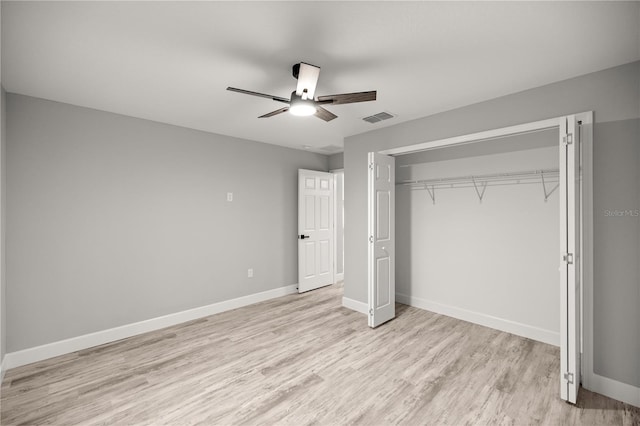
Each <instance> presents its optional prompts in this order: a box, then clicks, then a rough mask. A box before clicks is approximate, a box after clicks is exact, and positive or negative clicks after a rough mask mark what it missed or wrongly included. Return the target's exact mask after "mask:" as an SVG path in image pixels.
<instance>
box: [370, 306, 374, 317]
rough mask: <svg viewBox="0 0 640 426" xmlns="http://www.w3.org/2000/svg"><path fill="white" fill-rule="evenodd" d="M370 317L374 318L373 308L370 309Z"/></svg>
mask: <svg viewBox="0 0 640 426" xmlns="http://www.w3.org/2000/svg"><path fill="white" fill-rule="evenodd" d="M369 316H370V317H372V316H373V308H371V309H369Z"/></svg>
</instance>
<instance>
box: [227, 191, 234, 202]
mask: <svg viewBox="0 0 640 426" xmlns="http://www.w3.org/2000/svg"><path fill="white" fill-rule="evenodd" d="M227 201H233V192H227Z"/></svg>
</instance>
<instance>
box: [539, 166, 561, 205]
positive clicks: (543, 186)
mask: <svg viewBox="0 0 640 426" xmlns="http://www.w3.org/2000/svg"><path fill="white" fill-rule="evenodd" d="M540 179H541V180H542V190H543V191H544V202H545V203H546V202H547V201H548V200H549V197H550V196H551V194H553V192H554V191H555V190H556V189H558V187H559V186H560V182H558V183H557V184H556V186H554V187H553V188H551V191H549V192H547V183H546V181H545V180H544V172H542V171H541V172H540Z"/></svg>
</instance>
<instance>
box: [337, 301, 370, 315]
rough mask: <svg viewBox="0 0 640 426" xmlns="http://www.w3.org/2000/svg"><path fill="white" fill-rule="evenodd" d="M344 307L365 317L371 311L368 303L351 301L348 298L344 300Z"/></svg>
mask: <svg viewBox="0 0 640 426" xmlns="http://www.w3.org/2000/svg"><path fill="white" fill-rule="evenodd" d="M342 306H344V307H345V308H349V309H351V310H354V311H356V312H360V313H361V314H365V315H366V314H367V311H368V310H369V305H367V304H366V303H364V302H360V301H358V300H354V299H349V298H348V297H343V298H342Z"/></svg>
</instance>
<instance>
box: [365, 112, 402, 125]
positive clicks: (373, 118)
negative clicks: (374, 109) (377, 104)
mask: <svg viewBox="0 0 640 426" xmlns="http://www.w3.org/2000/svg"><path fill="white" fill-rule="evenodd" d="M393 117H395V115H393V114H389V113H388V112H384V111H383V112H379V113H377V114H373V115H370V116H369V117H365V118H363V120H364V121H366V122H367V123H371V124H373V123H377V122H379V121H382V120H388V119H390V118H393Z"/></svg>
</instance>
